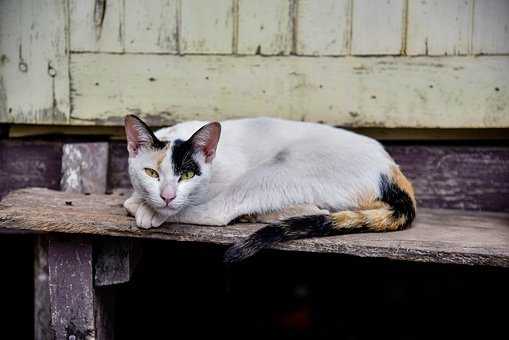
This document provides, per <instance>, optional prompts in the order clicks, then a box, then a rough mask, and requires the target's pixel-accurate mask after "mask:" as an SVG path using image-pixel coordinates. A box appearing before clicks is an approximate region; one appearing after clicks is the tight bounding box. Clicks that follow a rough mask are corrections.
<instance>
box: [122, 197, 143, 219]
mask: <svg viewBox="0 0 509 340" xmlns="http://www.w3.org/2000/svg"><path fill="white" fill-rule="evenodd" d="M141 203H142V200H141V199H140V198H138V197H136V196H131V197H129V198H128V199H126V200H125V202H124V208H125V209H126V210H127V213H128V214H129V215H131V216H136V211H138V208H139V207H140V205H141Z"/></svg>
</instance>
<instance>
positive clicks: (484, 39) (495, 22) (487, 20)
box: [472, 0, 509, 54]
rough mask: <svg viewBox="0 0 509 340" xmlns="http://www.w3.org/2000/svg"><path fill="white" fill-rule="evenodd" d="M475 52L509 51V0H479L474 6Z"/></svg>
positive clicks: (496, 52)
mask: <svg viewBox="0 0 509 340" xmlns="http://www.w3.org/2000/svg"><path fill="white" fill-rule="evenodd" d="M472 45H473V49H472V52H473V53H474V54H502V53H509V1H508V0H477V1H475V7H474V29H473V42H472Z"/></svg>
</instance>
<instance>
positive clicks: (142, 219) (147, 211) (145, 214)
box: [136, 203, 167, 229]
mask: <svg viewBox="0 0 509 340" xmlns="http://www.w3.org/2000/svg"><path fill="white" fill-rule="evenodd" d="M166 219H167V217H166V216H163V215H161V214H158V213H157V212H156V211H154V209H152V208H151V207H149V206H148V205H147V204H145V203H141V204H140V205H139V207H138V210H137V211H136V225H137V226H138V227H139V228H143V229H150V228H157V227H159V226H160V225H161V224H163V223H164V222H165V221H166Z"/></svg>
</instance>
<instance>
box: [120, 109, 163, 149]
mask: <svg viewBox="0 0 509 340" xmlns="http://www.w3.org/2000/svg"><path fill="white" fill-rule="evenodd" d="M124 126H125V134H126V137H127V150H128V151H129V155H130V156H135V155H136V154H137V153H138V151H139V149H141V148H149V147H160V146H161V144H163V143H162V142H160V141H159V140H158V139H157V137H156V136H155V135H154V133H153V132H152V131H151V130H150V128H149V127H148V126H147V124H145V123H144V122H143V121H142V120H141V119H140V118H138V117H136V116H135V115H127V116H126V117H125V120H124ZM163 145H164V144H163Z"/></svg>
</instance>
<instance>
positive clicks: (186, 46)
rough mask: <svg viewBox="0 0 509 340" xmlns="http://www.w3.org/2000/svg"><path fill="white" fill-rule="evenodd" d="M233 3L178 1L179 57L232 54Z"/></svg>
mask: <svg viewBox="0 0 509 340" xmlns="http://www.w3.org/2000/svg"><path fill="white" fill-rule="evenodd" d="M233 22H234V18H233V0H215V1H214V2H213V5H211V2H210V0H183V1H181V27H180V29H179V30H180V48H181V51H180V52H181V53H184V54H186V53H188V54H193V53H198V54H200V53H211V54H215V53H218V54H228V53H232V41H233Z"/></svg>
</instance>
